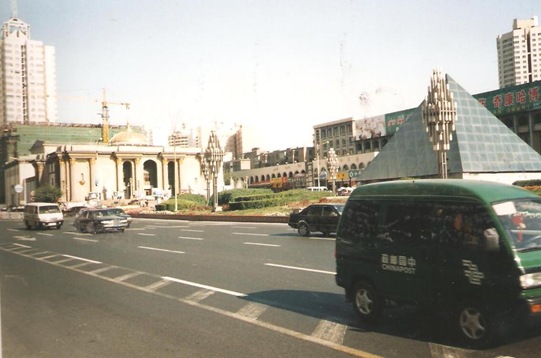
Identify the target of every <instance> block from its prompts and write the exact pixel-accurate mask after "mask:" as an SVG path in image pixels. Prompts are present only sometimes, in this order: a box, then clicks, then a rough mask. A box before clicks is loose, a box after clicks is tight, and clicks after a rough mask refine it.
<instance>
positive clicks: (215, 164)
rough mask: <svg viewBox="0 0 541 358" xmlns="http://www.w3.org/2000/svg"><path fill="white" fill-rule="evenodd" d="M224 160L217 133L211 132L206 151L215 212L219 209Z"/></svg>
mask: <svg viewBox="0 0 541 358" xmlns="http://www.w3.org/2000/svg"><path fill="white" fill-rule="evenodd" d="M223 158H224V151H223V150H222V148H221V147H220V142H219V140H218V136H217V135H216V132H215V131H211V133H210V136H209V142H208V146H207V149H206V150H205V162H206V168H207V170H208V174H207V177H208V178H209V179H212V194H213V198H214V200H213V210H214V211H216V210H217V208H218V175H219V174H220V167H221V164H222V161H223Z"/></svg>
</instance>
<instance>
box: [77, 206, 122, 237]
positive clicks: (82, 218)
mask: <svg viewBox="0 0 541 358" xmlns="http://www.w3.org/2000/svg"><path fill="white" fill-rule="evenodd" d="M73 226H75V228H76V229H77V230H79V231H80V232H90V233H97V232H104V231H124V229H125V228H127V227H128V219H127V218H126V217H125V216H121V215H118V214H116V212H115V210H114V209H110V208H106V209H82V210H81V211H80V212H79V213H78V214H77V215H76V216H75V220H74V221H73Z"/></svg>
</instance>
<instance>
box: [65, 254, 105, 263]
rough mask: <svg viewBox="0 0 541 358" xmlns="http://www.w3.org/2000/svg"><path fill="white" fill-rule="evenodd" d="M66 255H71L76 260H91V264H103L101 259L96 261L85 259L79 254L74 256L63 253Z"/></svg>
mask: <svg viewBox="0 0 541 358" xmlns="http://www.w3.org/2000/svg"><path fill="white" fill-rule="evenodd" d="M62 256H64V257H70V258H72V259H75V260H81V261H85V262H90V263H91V264H101V262H100V261H94V260H90V259H85V258H83V257H79V256H72V255H62Z"/></svg>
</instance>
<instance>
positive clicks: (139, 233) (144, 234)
mask: <svg viewBox="0 0 541 358" xmlns="http://www.w3.org/2000/svg"><path fill="white" fill-rule="evenodd" d="M137 235H141V236H156V234H146V233H144V232H138V233H137Z"/></svg>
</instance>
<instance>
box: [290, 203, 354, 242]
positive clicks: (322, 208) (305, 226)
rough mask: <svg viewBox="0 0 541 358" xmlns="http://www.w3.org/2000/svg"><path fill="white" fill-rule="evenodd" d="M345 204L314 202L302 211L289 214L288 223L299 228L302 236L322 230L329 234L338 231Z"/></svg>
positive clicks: (326, 234)
mask: <svg viewBox="0 0 541 358" xmlns="http://www.w3.org/2000/svg"><path fill="white" fill-rule="evenodd" d="M343 210H344V204H312V205H310V206H307V207H306V208H304V209H303V210H301V211H300V212H294V213H291V214H290V215H289V221H288V223H287V224H288V225H289V226H290V227H292V228H294V229H297V231H298V233H299V234H300V235H301V236H310V233H311V232H313V231H321V232H322V233H323V235H325V236H328V235H329V234H330V233H332V232H336V229H337V227H338V221H339V220H340V216H341V215H342V211H343Z"/></svg>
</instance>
